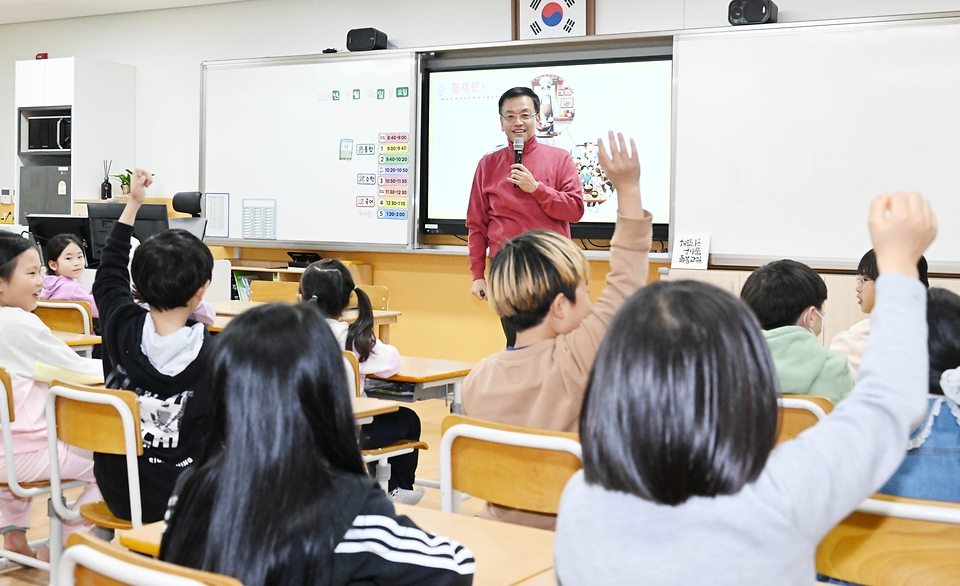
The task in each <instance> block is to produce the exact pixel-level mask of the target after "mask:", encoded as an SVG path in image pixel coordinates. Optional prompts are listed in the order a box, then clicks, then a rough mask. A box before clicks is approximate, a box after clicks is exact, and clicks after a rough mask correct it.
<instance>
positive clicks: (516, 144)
mask: <svg viewBox="0 0 960 586" xmlns="http://www.w3.org/2000/svg"><path fill="white" fill-rule="evenodd" d="M522 162H523V139H522V138H520V137H519V136H518V137H516V138H515V139H513V163H514V164H515V165H519V164H520V163H522ZM513 186H514V188H519V187H520V186H519V185H517V184H516V183H514V184H513Z"/></svg>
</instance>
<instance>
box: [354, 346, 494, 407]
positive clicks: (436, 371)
mask: <svg viewBox="0 0 960 586" xmlns="http://www.w3.org/2000/svg"><path fill="white" fill-rule="evenodd" d="M400 358H401V361H402V366H401V367H400V372H398V373H397V374H395V375H393V376H390V377H386V378H381V377H378V376H375V375H372V374H368V375H367V376H368V377H370V378H379V379H380V380H390V381H396V382H404V383H414V391H413V400H414V401H420V400H422V399H436V398H442V397H446V396H447V385H450V386H451V387H452V391H453V397H454V405H460V385H461V383H463V379H465V378H467V375H468V374H470V371H471V370H472V369H473V367H474V366H476V364H475V363H473V362H460V361H459V360H442V359H440V358H420V357H418V356H401V357H400Z"/></svg>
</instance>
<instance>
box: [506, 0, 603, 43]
mask: <svg viewBox="0 0 960 586" xmlns="http://www.w3.org/2000/svg"><path fill="white" fill-rule="evenodd" d="M586 34H587V0H520V38H521V39H555V38H560V37H582V36H584V35H586Z"/></svg>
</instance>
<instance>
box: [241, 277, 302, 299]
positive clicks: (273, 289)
mask: <svg viewBox="0 0 960 586" xmlns="http://www.w3.org/2000/svg"><path fill="white" fill-rule="evenodd" d="M299 292H300V283H295V282H293V281H250V301H260V302H264V303H272V302H274V301H282V302H284V303H296V302H297V294H298V293H299Z"/></svg>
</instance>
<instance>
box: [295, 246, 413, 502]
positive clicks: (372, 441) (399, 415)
mask: <svg viewBox="0 0 960 586" xmlns="http://www.w3.org/2000/svg"><path fill="white" fill-rule="evenodd" d="M351 294H354V295H356V298H357V319H356V320H354V322H353V323H351V324H347V323H346V322H343V321H340V317H341V315H342V314H343V312H344V310H345V309H347V306H348V305H349V304H350V295H351ZM300 299H301V300H302V301H304V302H306V303H308V304H310V305H313V306H315V307H317V308H318V309H319V310H320V312H321V313H323V316H324V317H325V318H326V321H327V325H328V326H330V330H331V331H332V332H333V335H334V337H336V339H337V343H338V344H340V349H341V350H346V349H350V350H351V351H353V353H354V354H356V355H357V359H358V360H359V362H360V374H361V377H363V376H364V375H366V374H376V375H378V376H382V377H388V376H391V375H394V374H396V373H398V372H400V352H399V350H397V349H396V348H395V347H394V346H391V345H389V344H384V343H383V342H381V341H380V340H378V339H377V338H376V336H375V335H374V334H373V309H372V307H371V305H370V298H369V297H368V296H367V294H366V293H365V292H364V291H363V290H362V289H360V288H358V287H357V286H356V284H355V283H354V281H353V277H352V276H351V275H350V271H349V270H347V267H346V266H345V265H344V264H343V263H342V262H340V261H339V260H335V259H324V260H320V261H317V262H315V263H313V264H311V265H310V266H309V267H307V269H306V270H305V271H304V272H303V276H302V277H300ZM360 384H361V387H362V386H363V378H361V382H360ZM404 439H409V440H419V439H420V418H419V417H418V416H417V414H416V413H415V412H414V411H413V410H412V409H407V408H406V407H401V408H400V409H399V410H397V411H395V412H393V413H387V414H385V415H378V416H376V417H374V418H373V422H372V423H369V424H367V425H364V426H362V427H361V428H360V447H361V448H363V449H364V450H369V449H376V448H382V447H385V446H389V445H391V444H393V443H396V442H398V441H400V440H404ZM418 458H419V456H418V453H417V450H414V451H413V453H410V454H404V455H403V456H397V457H395V458H390V468H391V474H390V483H389V489H388V490H389V493H390V497H391V499H393V500H394V501H398V502H402V503H405V504H411V505H412V504H416V503H417V502H419V501H420V499H421V498H423V489H419V488H416V489H415V488H414V487H413V481H414V479H415V477H416V472H417V462H418Z"/></svg>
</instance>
